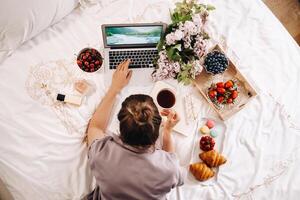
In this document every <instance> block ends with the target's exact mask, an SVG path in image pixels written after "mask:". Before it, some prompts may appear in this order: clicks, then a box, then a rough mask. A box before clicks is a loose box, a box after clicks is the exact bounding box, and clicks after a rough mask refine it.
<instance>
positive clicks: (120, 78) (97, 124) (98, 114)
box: [87, 60, 132, 145]
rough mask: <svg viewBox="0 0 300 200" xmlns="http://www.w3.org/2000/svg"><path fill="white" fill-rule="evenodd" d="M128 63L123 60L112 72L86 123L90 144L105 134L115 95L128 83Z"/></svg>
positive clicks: (129, 71)
mask: <svg viewBox="0 0 300 200" xmlns="http://www.w3.org/2000/svg"><path fill="white" fill-rule="evenodd" d="M129 63H130V60H126V61H123V62H122V63H120V64H119V65H118V67H117V69H116V71H115V72H114V74H113V77H112V83H111V86H110V88H109V89H108V91H107V93H106V95H105V96H104V98H103V99H102V101H101V102H100V104H99V106H98V108H97V109H96V111H95V113H94V114H93V116H92V118H91V120H90V123H89V125H88V128H87V138H88V145H90V144H92V142H93V141H94V140H95V139H100V138H102V137H104V136H105V130H106V128H107V124H108V121H109V119H110V115H111V111H112V108H113V105H114V103H115V100H116V96H117V94H118V93H119V92H120V91H121V90H122V89H123V88H124V87H125V86H126V85H127V84H128V82H129V80H130V78H131V75H132V71H131V70H129V69H128V66H129Z"/></svg>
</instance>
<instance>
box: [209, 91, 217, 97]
mask: <svg viewBox="0 0 300 200" xmlns="http://www.w3.org/2000/svg"><path fill="white" fill-rule="evenodd" d="M208 96H209V97H210V98H211V99H213V98H215V96H217V91H216V90H210V91H209V92H208Z"/></svg>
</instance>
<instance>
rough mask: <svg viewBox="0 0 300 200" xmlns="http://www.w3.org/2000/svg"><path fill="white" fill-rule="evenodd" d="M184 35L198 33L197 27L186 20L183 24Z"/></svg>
mask: <svg viewBox="0 0 300 200" xmlns="http://www.w3.org/2000/svg"><path fill="white" fill-rule="evenodd" d="M183 27H184V33H185V35H196V34H197V33H198V30H197V27H196V26H195V24H194V23H193V22H191V21H186V22H184V24H183Z"/></svg>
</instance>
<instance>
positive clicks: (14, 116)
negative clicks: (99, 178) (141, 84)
mask: <svg viewBox="0 0 300 200" xmlns="http://www.w3.org/2000/svg"><path fill="white" fill-rule="evenodd" d="M206 2H210V3H212V4H213V5H215V6H216V8H217V9H216V10H215V11H214V12H213V13H212V14H211V16H210V22H209V25H210V27H208V28H209V29H210V32H211V35H212V38H213V39H214V40H215V41H219V42H220V43H221V44H222V45H223V46H224V47H226V49H227V52H228V54H229V55H230V57H232V59H234V60H235V61H236V62H237V64H238V66H239V68H240V70H241V71H242V72H243V73H244V74H245V75H246V76H247V77H248V78H249V79H250V80H251V81H252V82H253V84H254V85H255V86H256V88H257V90H258V91H259V93H260V95H259V96H258V97H257V98H256V99H255V100H253V101H252V102H251V103H250V104H249V105H248V106H247V107H246V108H245V109H244V110H242V111H241V112H239V113H238V114H236V115H235V116H234V117H232V118H231V119H229V120H228V121H227V122H226V125H227V132H226V135H225V140H224V149H223V154H224V155H226V157H227V158H228V162H227V163H226V165H224V166H222V167H221V168H220V170H219V173H218V175H217V182H216V183H215V184H213V185H211V186H205V187H204V186H200V185H185V186H183V187H180V188H178V189H174V190H172V192H171V193H170V194H169V198H170V199H195V200H196V199H251V198H252V199H298V196H299V194H300V188H299V184H300V173H299V172H297V169H298V168H299V166H300V160H299V157H300V150H299V147H300V144H299V143H300V50H299V47H298V46H297V44H296V42H295V41H294V40H293V39H292V38H291V36H290V35H289V34H288V32H287V31H286V30H285V29H284V28H283V26H282V25H281V24H280V23H279V21H278V20H277V19H276V18H275V17H274V16H273V15H272V14H271V12H270V11H269V10H268V9H267V8H266V7H265V5H264V4H263V3H262V2H261V1H259V0H252V1H248V0H240V1H236V0H211V1H206ZM170 6H172V4H170V2H169V1H165V0H153V1H149V0H148V1H147V0H130V1H128V0H115V1H112V3H111V4H110V5H109V6H107V7H101V6H99V5H94V6H92V7H90V8H88V9H85V10H80V9H77V10H74V11H73V13H72V14H71V15H69V16H68V17H66V18H65V19H64V20H62V21H61V22H60V23H58V24H56V25H54V26H52V27H50V28H49V29H47V30H46V31H44V32H42V33H41V34H40V35H39V36H37V37H35V38H33V39H32V40H30V41H28V42H26V43H25V44H24V45H23V46H21V48H19V49H18V50H17V51H15V53H14V54H13V55H12V56H11V57H10V58H8V59H7V60H6V61H5V62H4V63H3V64H2V65H1V66H0V69H1V71H0V80H1V82H0V89H1V90H0V91H1V98H0V105H1V111H0V133H1V136H0V176H1V178H2V179H3V181H4V182H5V183H6V184H7V186H8V188H9V190H10V191H11V192H12V193H13V195H14V197H15V199H37V200H40V199H59V200H60V199H80V198H81V197H82V196H84V195H85V194H87V193H88V192H89V191H91V189H92V188H93V182H92V175H91V174H90V171H89V168H88V166H87V156H86V146H85V145H84V144H83V143H82V138H83V135H84V129H85V127H86V124H87V121H88V119H89V117H90V116H91V114H92V112H93V110H94V109H95V107H96V106H97V104H98V102H99V101H100V99H101V97H102V96H103V95H104V92H105V88H104V86H103V85H104V84H103V74H101V73H95V74H85V73H82V72H81V71H80V70H78V68H77V67H76V66H75V65H74V63H73V64H72V60H74V58H75V56H74V54H75V53H77V52H78V51H79V50H80V49H82V48H83V47H86V46H95V47H99V48H102V42H101V30H100V25H101V24H102V23H112V22H118V23H122V22H153V21H165V22H168V21H169V17H168V11H169V7H170ZM57 61H58V62H57ZM57 74H59V75H60V76H56V75H57ZM49 77H52V78H49ZM57 77H59V78H57ZM79 77H81V78H86V79H88V80H89V81H91V82H93V84H94V85H95V87H96V88H97V90H96V92H94V93H93V94H92V95H91V96H89V97H88V98H87V100H86V101H85V102H84V104H83V105H82V106H81V107H80V108H79V109H74V108H72V107H68V106H66V107H64V106H61V105H53V104H52V103H51V102H49V99H48V98H47V97H45V95H46V93H42V92H41V89H40V86H41V84H42V83H43V84H45V85H47V86H51V88H50V89H51V90H52V91H60V92H65V93H72V92H74V90H73V88H72V86H71V83H72V81H74V80H75V79H77V78H79ZM45 80H49V81H48V82H47V81H45ZM45 85H44V86H45ZM178 87H179V88H180V89H181V90H182V91H183V92H187V91H190V90H194V89H193V88H190V87H189V88H184V87H183V86H178ZM44 88H47V87H44ZM150 88H151V87H149V88H127V89H125V90H124V91H123V92H122V94H121V97H120V99H122V98H124V97H125V96H126V95H128V94H130V93H135V92H146V91H150ZM42 91H46V90H42ZM197 98H199V100H200V102H201V111H200V113H201V115H202V116H215V113H214V112H213V111H212V109H210V108H209V107H208V104H207V103H206V102H205V101H204V99H203V98H202V97H200V95H197ZM174 137H175V140H176V151H177V154H178V156H179V158H180V161H181V164H182V165H186V164H187V162H188V161H189V158H190V152H191V149H190V148H191V141H192V138H191V137H183V136H181V135H179V134H176V133H175V134H174Z"/></svg>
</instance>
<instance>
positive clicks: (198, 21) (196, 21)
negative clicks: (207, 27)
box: [192, 14, 203, 28]
mask: <svg viewBox="0 0 300 200" xmlns="http://www.w3.org/2000/svg"><path fill="white" fill-rule="evenodd" d="M192 20H193V22H194V24H195V26H197V27H198V28H200V27H202V25H203V23H202V18H201V16H200V14H195V15H193V17H192Z"/></svg>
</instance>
